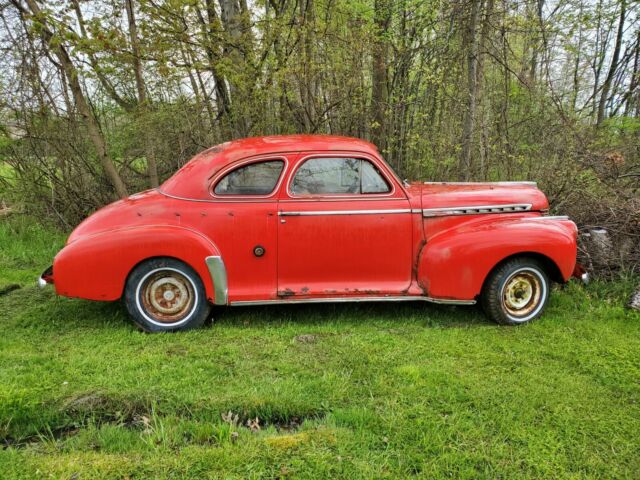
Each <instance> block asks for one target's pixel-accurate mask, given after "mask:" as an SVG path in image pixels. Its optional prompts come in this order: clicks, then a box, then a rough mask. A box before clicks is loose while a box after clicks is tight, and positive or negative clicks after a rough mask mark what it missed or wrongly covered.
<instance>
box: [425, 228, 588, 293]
mask: <svg viewBox="0 0 640 480" xmlns="http://www.w3.org/2000/svg"><path fill="white" fill-rule="evenodd" d="M576 233H577V229H576V225H575V224H574V223H573V222H572V221H570V220H554V219H548V220H545V219H544V217H519V218H516V219H513V218H506V217H503V218H501V219H487V220H480V221H470V222H465V223H464V224H462V225H459V226H458V227H454V228H452V229H449V230H445V231H443V232H441V233H438V234H437V235H435V236H433V237H432V238H431V239H430V240H429V241H427V244H426V245H425V247H424V248H423V250H422V252H421V255H420V258H419V260H418V261H419V264H418V282H419V284H420V286H421V287H422V288H423V289H424V290H425V291H426V293H427V295H429V296H430V297H433V298H448V299H456V300H470V299H473V298H475V297H476V296H477V295H479V294H480V291H481V289H482V285H483V283H484V281H485V279H486V278H487V275H489V272H491V270H492V269H493V268H494V267H495V266H496V265H497V264H498V263H500V262H501V261H502V260H504V259H506V258H507V257H510V256H513V255H517V254H525V253H529V254H536V255H543V256H544V257H546V258H548V259H549V260H551V261H552V262H553V263H555V265H556V266H557V267H558V270H559V272H560V274H561V276H562V278H563V279H564V280H565V281H566V280H568V279H569V278H570V277H571V274H572V272H573V269H574V267H575V263H576V252H577V247H576Z"/></svg>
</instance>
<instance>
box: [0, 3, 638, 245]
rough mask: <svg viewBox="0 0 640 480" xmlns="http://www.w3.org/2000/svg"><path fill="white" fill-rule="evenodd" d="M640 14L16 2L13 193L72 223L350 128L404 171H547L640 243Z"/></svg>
mask: <svg viewBox="0 0 640 480" xmlns="http://www.w3.org/2000/svg"><path fill="white" fill-rule="evenodd" d="M639 13H640V3H638V2H637V1H633V0H569V1H557V0H556V1H550V0H519V1H509V0H452V1H443V0H440V1H438V0H352V1H350V0H256V1H248V0H103V1H81V0H54V1H47V2H44V1H38V0H9V1H6V0H0V48H1V49H2V56H1V58H0V62H1V64H2V69H1V71H0V89H1V96H0V162H2V163H0V195H2V200H3V201H4V202H5V204H6V203H9V204H11V205H19V206H20V208H23V209H27V210H28V211H30V212H32V213H36V214H38V215H40V216H41V218H43V219H48V220H52V221H55V222H57V223H60V224H62V225H64V226H66V227H70V226H73V225H74V224H75V223H77V222H78V221H79V220H80V219H82V218H83V217H85V216H86V215H88V214H89V213H91V212H92V211H93V210H95V209H96V208H97V207H99V206H101V205H103V204H105V203H108V202H110V201H112V200H113V199H114V198H117V197H118V196H120V197H122V196H125V195H127V194H128V193H133V192H135V191H139V190H143V189H146V188H150V187H154V186H157V185H158V184H159V183H160V182H162V180H164V179H166V178H167V177H168V176H170V175H171V174H172V173H173V172H174V171H175V170H176V169H177V168H178V167H180V166H181V165H182V164H184V163H185V162H186V161H187V160H188V159H189V158H190V157H191V156H192V155H193V154H195V153H197V152H198V151H200V150H202V149H204V148H207V147H209V146H211V145H214V144H217V143H221V142H224V141H227V140H230V139H233V138H239V137H247V136H255V135H265V134H280V133H302V132H312V133H331V134H343V135H351V136H356V137H361V138H366V139H369V140H371V141H373V142H374V143H376V144H377V145H378V146H379V148H380V150H381V152H382V153H383V156H384V157H385V158H386V159H387V161H388V162H389V163H390V164H391V165H392V166H393V167H394V168H395V169H396V171H397V172H398V173H399V174H400V175H401V176H402V177H408V178H411V179H415V180H521V179H527V180H536V181H538V182H539V184H540V186H541V187H542V188H543V189H544V190H545V192H546V193H547V194H548V196H549V198H550V201H551V203H552V207H553V209H554V211H555V212H556V213H568V214H570V215H572V216H573V217H574V218H575V219H576V220H577V221H578V223H579V224H580V226H581V227H582V228H583V229H588V228H591V227H593V226H605V227H607V228H609V230H610V231H611V232H613V234H614V235H616V234H618V235H619V236H621V237H620V240H619V241H620V244H619V245H618V247H617V248H616V250H620V249H626V250H629V251H633V250H634V249H635V250H636V251H637V249H638V239H639V238H640V213H639V212H640V201H639V198H638V186H639V179H640V20H639ZM625 242H626V243H625ZM623 244H624V245H626V246H624V245H623ZM623 247H624V248H623ZM626 250H625V251H626Z"/></svg>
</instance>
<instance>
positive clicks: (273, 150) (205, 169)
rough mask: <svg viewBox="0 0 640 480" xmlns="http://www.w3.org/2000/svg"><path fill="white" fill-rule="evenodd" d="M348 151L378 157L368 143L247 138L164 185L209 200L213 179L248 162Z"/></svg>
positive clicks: (203, 155)
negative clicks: (225, 169) (232, 166)
mask: <svg viewBox="0 0 640 480" xmlns="http://www.w3.org/2000/svg"><path fill="white" fill-rule="evenodd" d="M305 151H327V152H331V151H334V152H335V151H338V152H339V151H347V152H361V153H368V154H370V155H376V154H377V153H378V149H377V148H376V146H375V145H374V144H372V143H370V142H367V141H366V140H361V139H359V138H352V137H342V136H337V135H272V136H266V137H252V138H243V139H239V140H232V141H229V142H225V143H221V144H220V145H216V146H214V147H211V148H208V149H207V150H204V151H202V152H200V153H198V154H197V155H196V156H195V157H193V158H192V159H191V160H189V162H187V164H185V165H184V166H183V167H182V168H181V169H180V170H178V171H177V172H176V173H175V175H173V176H172V177H171V178H169V179H168V180H167V181H166V182H165V183H163V184H162V187H161V190H162V192H164V193H167V194H170V195H174V196H178V197H185V198H198V197H203V198H204V197H208V183H209V178H211V176H212V175H213V174H214V173H215V172H217V171H219V170H220V169H221V168H223V167H226V166H227V165H229V164H231V163H233V162H235V161H237V160H241V159H244V158H250V157H255V156H260V155H269V154H278V153H286V152H305Z"/></svg>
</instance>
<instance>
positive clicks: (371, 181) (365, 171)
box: [361, 160, 390, 193]
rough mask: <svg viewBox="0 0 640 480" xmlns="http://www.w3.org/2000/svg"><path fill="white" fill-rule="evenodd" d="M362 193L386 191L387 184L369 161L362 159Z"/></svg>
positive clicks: (387, 189) (387, 188)
mask: <svg viewBox="0 0 640 480" xmlns="http://www.w3.org/2000/svg"><path fill="white" fill-rule="evenodd" d="M361 176H362V177H361V178H362V180H361V186H362V193H387V192H388V191H389V190H390V189H389V185H388V184H387V181H386V180H385V179H384V177H383V176H382V174H380V171H379V170H378V169H377V168H376V166H375V165H374V164H372V163H371V162H367V161H366V160H362V172H361Z"/></svg>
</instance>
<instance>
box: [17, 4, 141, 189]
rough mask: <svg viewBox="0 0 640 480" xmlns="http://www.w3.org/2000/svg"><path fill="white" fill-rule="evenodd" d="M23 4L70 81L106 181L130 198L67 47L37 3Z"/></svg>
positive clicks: (18, 5)
mask: <svg viewBox="0 0 640 480" xmlns="http://www.w3.org/2000/svg"><path fill="white" fill-rule="evenodd" d="M26 2H27V5H28V7H29V9H30V10H31V14H32V16H34V17H38V19H37V20H38V23H39V25H40V28H39V29H38V32H39V33H40V36H41V38H42V40H43V41H44V43H45V45H46V46H47V47H48V48H49V49H51V51H52V52H53V53H54V55H55V56H56V57H57V58H58V61H59V62H60V66H61V68H62V69H63V70H64V73H65V76H66V78H67V81H68V82H69V87H70V88H71V93H72V94H73V98H74V100H75V103H76V107H77V108H78V111H79V112H80V115H81V116H82V118H83V119H84V121H85V122H86V125H87V131H88V133H89V138H90V139H91V143H93V146H94V148H95V149H96V153H97V155H98V159H99V160H100V164H101V165H102V168H103V170H104V172H105V174H106V175H107V177H108V178H109V181H110V182H111V184H112V185H113V188H114V189H115V191H116V193H117V194H118V196H120V197H121V198H124V197H127V196H128V195H129V194H128V192H127V187H126V186H125V184H124V182H123V181H122V178H121V177H120V174H119V173H118V170H117V169H116V167H115V165H114V164H113V161H112V160H111V157H110V156H109V153H108V151H107V145H106V142H105V140H104V137H103V136H102V132H101V131H100V126H99V124H98V120H97V119H96V117H95V115H94V114H93V111H92V110H91V108H90V107H89V104H88V102H87V100H86V98H85V95H84V92H83V91H82V87H81V86H80V81H79V79H78V71H77V70H76V68H75V66H74V65H73V62H72V61H71V57H70V56H69V54H68V52H67V50H66V48H65V47H64V46H63V45H62V43H60V42H58V41H56V39H54V34H53V32H52V31H51V29H50V27H49V24H48V23H47V20H46V17H45V16H44V15H42V11H41V10H40V7H39V6H38V4H37V3H36V1H35V0H26ZM11 3H12V4H13V5H14V6H15V7H16V8H17V9H18V10H19V11H20V12H21V13H22V14H26V15H29V13H28V12H27V10H26V9H25V7H24V6H23V5H22V3H21V2H20V0H11Z"/></svg>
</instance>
